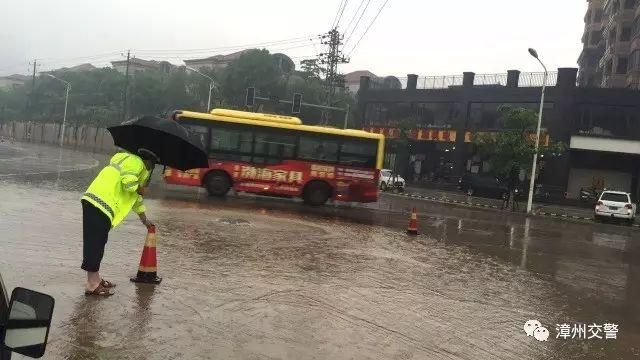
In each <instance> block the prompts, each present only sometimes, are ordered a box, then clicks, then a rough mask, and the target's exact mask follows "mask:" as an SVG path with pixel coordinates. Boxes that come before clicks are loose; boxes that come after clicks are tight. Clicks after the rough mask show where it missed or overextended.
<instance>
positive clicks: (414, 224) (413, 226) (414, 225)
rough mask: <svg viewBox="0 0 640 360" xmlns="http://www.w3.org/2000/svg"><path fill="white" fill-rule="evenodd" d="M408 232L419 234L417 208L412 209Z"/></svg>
mask: <svg viewBox="0 0 640 360" xmlns="http://www.w3.org/2000/svg"><path fill="white" fill-rule="evenodd" d="M407 234H409V235H418V214H417V213H416V208H413V209H412V210H411V217H410V218H409V226H408V227H407Z"/></svg>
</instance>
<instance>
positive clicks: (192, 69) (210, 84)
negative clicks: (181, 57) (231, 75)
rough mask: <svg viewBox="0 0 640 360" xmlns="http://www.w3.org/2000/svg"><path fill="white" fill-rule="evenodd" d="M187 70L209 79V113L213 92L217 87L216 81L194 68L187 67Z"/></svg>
mask: <svg viewBox="0 0 640 360" xmlns="http://www.w3.org/2000/svg"><path fill="white" fill-rule="evenodd" d="M186 68H187V70H190V71H193V72H194V73H196V74H198V75H200V76H203V77H205V78H207V79H209V98H208V99H207V112H209V110H211V91H212V90H213V88H214V87H215V81H213V79H212V78H211V77H210V76H209V75H205V74H203V73H201V72H200V71H198V70H196V69H194V68H192V67H189V66H187V67H186Z"/></svg>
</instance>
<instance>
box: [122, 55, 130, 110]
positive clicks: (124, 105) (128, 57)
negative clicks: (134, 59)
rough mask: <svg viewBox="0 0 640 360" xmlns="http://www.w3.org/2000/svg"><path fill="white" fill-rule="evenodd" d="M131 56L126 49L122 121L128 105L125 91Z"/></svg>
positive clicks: (126, 90) (127, 86) (127, 87)
mask: <svg viewBox="0 0 640 360" xmlns="http://www.w3.org/2000/svg"><path fill="white" fill-rule="evenodd" d="M130 56H131V50H127V67H126V68H125V71H124V91H123V94H122V98H123V99H122V121H125V120H127V111H128V109H127V108H128V105H129V99H128V98H127V95H128V94H127V92H128V90H129V59H130Z"/></svg>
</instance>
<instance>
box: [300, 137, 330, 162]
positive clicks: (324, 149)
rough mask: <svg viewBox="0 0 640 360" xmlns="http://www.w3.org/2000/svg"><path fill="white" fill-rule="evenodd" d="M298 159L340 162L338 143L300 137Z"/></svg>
mask: <svg viewBox="0 0 640 360" xmlns="http://www.w3.org/2000/svg"><path fill="white" fill-rule="evenodd" d="M298 158H300V159H303V160H318V161H325V162H335V161H336V160H338V143H337V142H335V141H323V140H322V139H313V138H310V137H306V136H300V146H299V148H298Z"/></svg>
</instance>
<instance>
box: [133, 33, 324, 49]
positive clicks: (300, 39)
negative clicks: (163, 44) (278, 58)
mask: <svg viewBox="0 0 640 360" xmlns="http://www.w3.org/2000/svg"><path fill="white" fill-rule="evenodd" d="M318 36H319V35H318V34H316V35H307V36H300V37H295V38H290V39H283V40H275V41H265V42H260V43H253V44H243V45H229V46H220V47H215V48H200V49H155V50H150V49H135V50H136V52H138V53H190V52H198V53H199V52H209V51H220V50H232V49H238V48H247V47H253V46H266V45H282V44H288V43H296V42H304V41H307V40H309V39H312V38H314V37H318Z"/></svg>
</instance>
